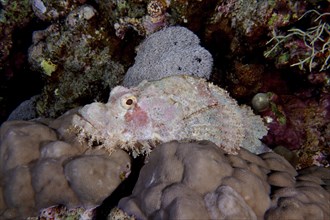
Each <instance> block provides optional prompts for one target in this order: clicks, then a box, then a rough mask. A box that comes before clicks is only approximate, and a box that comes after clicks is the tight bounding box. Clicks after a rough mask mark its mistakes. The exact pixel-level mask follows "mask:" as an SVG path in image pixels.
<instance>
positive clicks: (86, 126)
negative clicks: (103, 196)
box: [73, 75, 267, 157]
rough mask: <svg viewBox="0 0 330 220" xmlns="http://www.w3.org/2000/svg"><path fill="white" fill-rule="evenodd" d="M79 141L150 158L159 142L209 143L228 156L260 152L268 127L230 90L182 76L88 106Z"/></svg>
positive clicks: (81, 115) (121, 90) (77, 120)
mask: <svg viewBox="0 0 330 220" xmlns="http://www.w3.org/2000/svg"><path fill="white" fill-rule="evenodd" d="M73 126H74V128H75V130H76V131H78V134H77V135H78V138H80V139H81V140H86V139H87V140H89V143H90V145H93V143H94V145H95V143H98V146H99V147H103V148H105V149H106V150H108V151H109V152H110V153H111V152H112V151H113V150H115V149H116V148H118V147H119V148H122V149H126V150H128V151H129V152H130V153H131V154H132V155H133V156H134V157H135V156H137V155H139V154H149V153H150V151H151V150H152V149H153V148H154V147H155V146H156V145H157V144H159V143H163V142H168V141H172V140H178V141H190V140H209V141H212V142H214V143H215V144H216V145H217V146H218V147H220V148H222V149H223V150H224V151H225V152H227V153H228V154H237V152H238V150H239V149H240V147H243V148H246V149H248V150H249V151H251V152H254V153H256V149H258V147H260V146H261V144H262V143H261V141H260V140H259V139H260V138H262V137H263V136H264V135H266V134H267V127H266V126H265V125H264V123H263V120H262V118H261V117H260V116H258V115H255V114H254V113H253V111H252V110H251V108H250V107H248V106H246V105H241V106H239V105H238V104H237V102H236V101H235V100H234V99H233V98H231V97H230V96H229V94H228V92H227V91H225V90H224V89H221V88H220V87H218V86H216V85H213V84H212V83H208V82H207V81H206V80H205V79H202V78H196V77H192V76H187V75H177V76H170V77H166V78H163V79H161V80H158V81H150V82H148V81H143V82H141V83H140V84H139V85H138V86H136V87H133V88H125V87H123V86H117V87H115V88H113V89H112V90H111V92H110V97H109V101H108V102H107V103H105V104H104V103H100V102H94V103H91V104H89V105H86V106H84V107H82V108H81V109H80V110H79V112H78V114H77V115H76V116H75V117H74V118H73Z"/></svg>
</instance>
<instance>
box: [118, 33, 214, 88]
mask: <svg viewBox="0 0 330 220" xmlns="http://www.w3.org/2000/svg"><path fill="white" fill-rule="evenodd" d="M212 65H213V58H212V55H211V54H210V53H209V52H208V51H207V50H206V49H204V48H203V47H201V46H200V45H199V39H198V37H197V36H196V35H195V34H194V33H193V32H191V31H190V30H188V29H187V28H184V27H179V26H173V27H168V28H165V29H163V30H160V31H158V32H156V33H154V34H152V35H150V36H149V37H148V38H146V39H145V40H144V42H143V43H142V44H141V45H140V46H139V47H138V51H137V55H136V57H135V64H134V65H133V66H132V67H130V68H129V69H128V71H127V73H126V75H125V78H124V82H123V86H126V87H132V86H136V85H138V84H139V83H140V82H141V81H142V80H148V81H153V80H159V79H161V78H164V77H166V76H172V75H183V74H184V75H193V76H197V77H203V78H206V79H209V77H210V74H211V70H212Z"/></svg>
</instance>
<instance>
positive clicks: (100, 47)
mask: <svg viewBox="0 0 330 220" xmlns="http://www.w3.org/2000/svg"><path fill="white" fill-rule="evenodd" d="M111 38H112V36H111V35H109V33H108V31H107V30H106V27H105V26H103V25H102V24H99V23H98V20H97V12H96V11H95V9H94V8H93V7H92V6H88V5H84V6H81V7H79V8H77V9H75V10H73V11H72V12H71V13H70V14H69V15H68V16H67V17H66V20H65V24H64V25H61V26H60V25H58V24H56V23H54V24H52V25H51V26H49V27H48V28H47V29H46V30H43V31H36V32H34V35H33V45H32V46H31V47H30V49H29V61H30V63H31V65H32V68H33V69H34V70H37V71H40V72H41V73H46V75H44V79H45V81H46V85H45V87H44V89H43V92H42V94H41V96H40V100H39V101H38V103H37V110H38V112H39V114H40V115H43V116H48V117H56V116H59V115H60V114H62V113H63V112H65V111H67V110H68V109H71V108H73V107H76V106H79V105H81V104H82V103H84V102H88V101H91V100H93V99H97V100H102V94H101V93H102V91H109V90H110V88H111V87H113V86H115V85H117V84H118V83H119V82H120V80H121V78H122V76H123V74H124V67H123V66H122V65H121V64H120V63H118V62H116V61H114V60H113V58H112V50H113V48H112V39H111Z"/></svg>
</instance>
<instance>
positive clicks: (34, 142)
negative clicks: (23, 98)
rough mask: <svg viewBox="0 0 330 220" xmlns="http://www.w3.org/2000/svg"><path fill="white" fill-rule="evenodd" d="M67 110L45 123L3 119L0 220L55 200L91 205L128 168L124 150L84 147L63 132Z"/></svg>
mask: <svg viewBox="0 0 330 220" xmlns="http://www.w3.org/2000/svg"><path fill="white" fill-rule="evenodd" d="M72 114H74V111H73V112H72V113H68V114H67V115H64V116H62V117H61V118H58V119H56V120H54V121H52V122H50V124H49V125H48V126H47V125H45V124H42V123H40V122H33V121H8V122H5V123H3V124H2V126H1V129H0V218H1V219H23V218H26V217H28V216H35V215H37V213H38V210H39V209H41V208H46V207H49V206H53V205H57V204H63V205H65V206H67V207H69V208H75V207H84V208H92V207H95V206H97V205H99V204H101V202H102V201H103V200H104V199H105V198H106V197H107V196H108V195H109V194H111V192H112V191H113V190H115V188H116V187H117V186H118V185H119V184H120V183H121V182H122V180H124V179H125V178H126V177H127V175H128V174H129V173H130V157H129V155H128V154H127V153H125V152H124V151H121V150H118V151H116V152H114V153H113V154H112V155H111V156H110V157H109V154H108V153H107V152H106V151H103V150H93V151H89V150H88V149H89V148H88V147H87V146H86V145H84V144H81V143H78V142H75V141H73V140H74V139H73V138H70V137H69V135H67V133H66V130H67V125H68V124H70V118H71V117H72ZM64 136H65V137H64ZM64 139H66V141H64ZM70 140H72V141H70Z"/></svg>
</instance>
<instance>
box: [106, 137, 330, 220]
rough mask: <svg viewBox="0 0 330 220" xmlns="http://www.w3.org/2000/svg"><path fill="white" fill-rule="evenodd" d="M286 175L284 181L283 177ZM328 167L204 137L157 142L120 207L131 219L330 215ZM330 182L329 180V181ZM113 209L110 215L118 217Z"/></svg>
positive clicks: (312, 216) (329, 216)
mask: <svg viewBox="0 0 330 220" xmlns="http://www.w3.org/2000/svg"><path fill="white" fill-rule="evenodd" d="M285 179H287V181H283V180H285ZM329 179H330V170H329V169H327V168H320V167H318V168H317V167H312V168H309V169H307V170H302V171H300V173H299V174H298V173H297V171H296V170H295V169H294V168H293V167H292V166H291V165H290V164H289V163H288V162H287V161H286V160H285V159H284V158H283V157H281V156H279V155H277V154H276V153H272V152H268V153H264V154H261V155H259V156H257V155H255V154H253V153H250V152H248V151H247V150H245V149H241V150H240V151H239V152H238V154H237V155H228V154H226V152H224V151H223V150H222V149H219V148H218V147H217V146H216V145H215V144H213V143H210V142H208V141H202V142H193V143H179V142H176V141H174V142H170V143H165V144H163V145H161V146H158V147H157V148H156V149H155V150H154V151H153V152H152V153H151V154H150V157H149V158H148V162H147V163H146V164H145V166H144V167H143V168H142V170H141V171H140V176H139V179H138V181H137V183H136V185H135V188H134V190H133V192H132V195H131V196H129V197H126V198H123V199H121V200H120V202H119V205H118V208H119V209H120V210H121V211H123V212H126V218H127V219H128V218H129V217H135V219H310V218H313V219H324V220H325V219H329V218H330V211H329V206H330V193H329V188H328V189H327V190H326V189H325V188H323V187H322V186H324V185H326V184H325V181H328V180H329ZM328 187H329V183H328ZM118 208H116V209H114V210H113V212H115V213H111V214H110V215H109V216H110V217H111V218H110V219H116V218H115V217H116V213H121V215H123V214H122V212H119V211H118Z"/></svg>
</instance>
